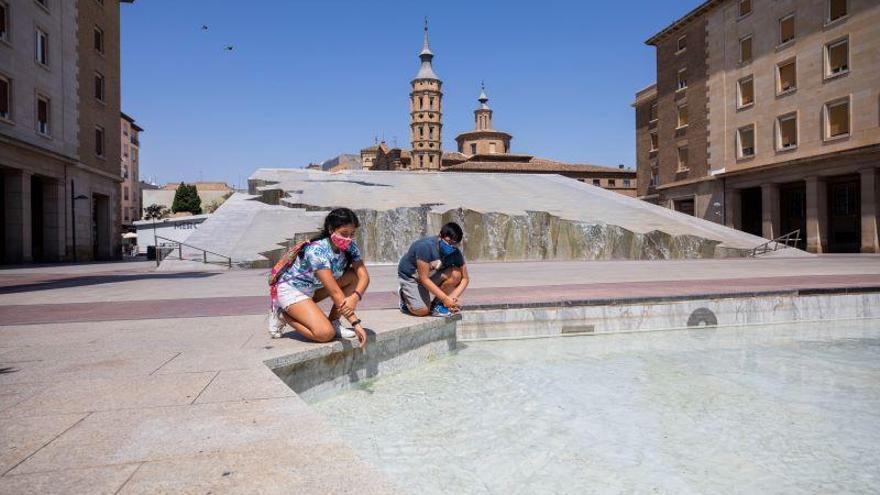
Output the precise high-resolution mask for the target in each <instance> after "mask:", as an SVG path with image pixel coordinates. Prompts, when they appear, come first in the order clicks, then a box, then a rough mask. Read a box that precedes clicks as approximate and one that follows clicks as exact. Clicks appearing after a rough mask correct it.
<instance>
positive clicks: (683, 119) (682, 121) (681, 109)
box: [678, 104, 688, 128]
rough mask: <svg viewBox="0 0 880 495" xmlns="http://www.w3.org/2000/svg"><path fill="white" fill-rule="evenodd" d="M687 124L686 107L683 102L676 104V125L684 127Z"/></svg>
mask: <svg viewBox="0 0 880 495" xmlns="http://www.w3.org/2000/svg"><path fill="white" fill-rule="evenodd" d="M687 125H688V107H687V105H685V104H681V105H679V106H678V127H679V128H680V127H686V126H687Z"/></svg>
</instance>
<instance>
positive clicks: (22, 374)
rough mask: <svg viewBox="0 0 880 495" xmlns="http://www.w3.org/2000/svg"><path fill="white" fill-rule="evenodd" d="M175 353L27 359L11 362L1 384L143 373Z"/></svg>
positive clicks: (110, 354)
mask: <svg viewBox="0 0 880 495" xmlns="http://www.w3.org/2000/svg"><path fill="white" fill-rule="evenodd" d="M177 354H178V353H177V352H174V351H164V350H143V349H142V350H140V351H138V352H134V351H132V352H118V351H110V352H107V353H105V354H101V355H97V356H93V357H92V358H84V357H79V358H74V359H67V360H62V359H59V360H47V361H28V362H23V363H15V364H12V365H10V366H11V367H12V368H13V370H14V371H10V372H7V373H3V374H0V385H3V384H14V383H56V382H58V381H59V380H75V379H99V378H117V377H121V376H137V375H141V376H145V375H149V374H150V373H152V372H153V371H155V370H156V369H158V368H159V367H161V366H162V364H163V363H165V362H167V361H168V360H170V359H172V358H173V357H174V356H176V355H177Z"/></svg>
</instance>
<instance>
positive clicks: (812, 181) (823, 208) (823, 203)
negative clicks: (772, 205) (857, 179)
mask: <svg viewBox="0 0 880 495" xmlns="http://www.w3.org/2000/svg"><path fill="white" fill-rule="evenodd" d="M806 183H807V187H806V195H807V232H806V235H807V251H809V252H811V253H827V252H828V187H827V186H826V184H825V181H824V180H823V179H822V178H821V177H815V176H813V177H807V178H806ZM801 235H804V233H803V232H801Z"/></svg>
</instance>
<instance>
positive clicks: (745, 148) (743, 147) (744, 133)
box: [736, 124, 755, 158]
mask: <svg viewBox="0 0 880 495" xmlns="http://www.w3.org/2000/svg"><path fill="white" fill-rule="evenodd" d="M736 156H737V158H751V157H753V156H755V126H754V124H752V125H748V126H746V127H740V128H739V129H737V131H736Z"/></svg>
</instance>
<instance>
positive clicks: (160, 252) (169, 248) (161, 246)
mask: <svg viewBox="0 0 880 495" xmlns="http://www.w3.org/2000/svg"><path fill="white" fill-rule="evenodd" d="M154 237H155V238H156V266H159V264H160V263H162V260H163V259H164V258H166V257H167V255H168V254H171V253H173V252H174V251H175V250H176V251H177V257H178V259H180V260H183V247H184V246H186V247H188V248H190V249H194V250H196V251H200V252H201V253H202V263H205V264H207V263H208V255H209V254H213V255H214V256H219V257H220V258H223V259H225V260H226V266H228V267H229V268H232V258H230V257H229V256H226V255H225V254H220V253H215V252H214V251H208V250H207V249H202V248H200V247H196V246H193V245H191V244H187V243H185V242H180V241H175V240H174V239H169V238H167V237H162V236H159V235H157V236H154ZM159 239H162V240H163V241H168V242H163V243H159Z"/></svg>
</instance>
